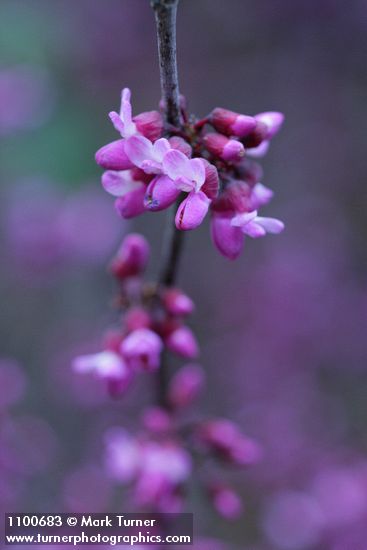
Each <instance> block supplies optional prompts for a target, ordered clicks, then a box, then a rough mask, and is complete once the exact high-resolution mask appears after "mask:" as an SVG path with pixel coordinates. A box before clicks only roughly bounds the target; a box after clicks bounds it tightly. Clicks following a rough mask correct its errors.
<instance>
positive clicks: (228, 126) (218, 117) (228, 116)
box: [209, 107, 256, 138]
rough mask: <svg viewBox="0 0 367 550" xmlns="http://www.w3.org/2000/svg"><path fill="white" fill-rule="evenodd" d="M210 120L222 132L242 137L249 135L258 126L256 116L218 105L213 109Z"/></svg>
mask: <svg viewBox="0 0 367 550" xmlns="http://www.w3.org/2000/svg"><path fill="white" fill-rule="evenodd" d="M209 120H210V123H211V124H212V125H213V126H214V128H215V129H216V130H217V131H218V132H220V133H221V134H225V135H226V136H237V137H240V138H242V137H244V136H246V135H248V134H249V133H250V132H251V131H252V130H253V129H254V128H255V126H256V120H255V119H254V117H252V116H247V115H241V114H239V113H235V112H234V111H229V110H228V109H222V108H221V107H217V108H216V109H214V110H213V111H212V113H211V115H210V118H209Z"/></svg>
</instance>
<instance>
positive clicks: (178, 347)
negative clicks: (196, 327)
mask: <svg viewBox="0 0 367 550" xmlns="http://www.w3.org/2000/svg"><path fill="white" fill-rule="evenodd" d="M166 345H167V348H168V349H170V350H171V351H173V352H174V353H177V355H180V356H181V357H185V358H186V359H195V358H196V357H197V356H198V355H199V346H198V343H197V341H196V338H195V336H194V334H193V332H192V331H191V330H190V329H189V328H188V327H185V326H181V327H178V328H176V329H175V330H174V331H173V332H171V333H170V334H169V335H168V337H167V338H166Z"/></svg>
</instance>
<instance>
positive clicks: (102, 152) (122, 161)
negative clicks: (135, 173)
mask: <svg viewBox="0 0 367 550" xmlns="http://www.w3.org/2000/svg"><path fill="white" fill-rule="evenodd" d="M125 143H126V142H125V140H124V139H118V140H116V141H112V142H111V143H107V145H104V146H103V147H101V148H100V149H98V151H97V152H96V155H95V159H96V163H97V164H99V166H102V168H106V170H128V169H129V168H132V167H133V166H134V165H133V163H132V162H131V160H130V159H129V157H128V156H127V154H126V153H125Z"/></svg>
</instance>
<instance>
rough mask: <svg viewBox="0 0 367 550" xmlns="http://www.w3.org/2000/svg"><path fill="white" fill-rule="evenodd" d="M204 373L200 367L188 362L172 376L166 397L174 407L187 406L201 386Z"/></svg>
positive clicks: (197, 393)
mask: <svg viewBox="0 0 367 550" xmlns="http://www.w3.org/2000/svg"><path fill="white" fill-rule="evenodd" d="M204 381H205V375H204V371H203V369H202V367H200V366H199V365H195V364H188V365H185V366H183V367H181V368H180V370H179V371H178V372H177V373H176V374H175V375H174V377H173V378H172V380H171V382H170V385H169V389H168V398H169V401H170V403H171V405H172V406H173V407H174V408H181V407H187V406H188V405H191V403H192V402H193V401H194V400H195V399H196V397H197V396H198V395H199V393H200V391H201V390H202V388H203V385H204Z"/></svg>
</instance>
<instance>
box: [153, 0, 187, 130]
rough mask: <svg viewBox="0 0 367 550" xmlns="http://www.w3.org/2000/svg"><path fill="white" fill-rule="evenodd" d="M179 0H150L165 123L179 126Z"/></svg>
mask: <svg viewBox="0 0 367 550" xmlns="http://www.w3.org/2000/svg"><path fill="white" fill-rule="evenodd" d="M178 1H179V0H151V6H152V8H153V10H154V12H155V21H156V25H157V39H158V55H159V70H160V76H161V88H162V99H163V102H164V109H165V117H166V122H167V124H171V125H173V126H176V127H179V126H180V124H181V117H180V94H179V87H178V72H177V56H176V14H177V6H178Z"/></svg>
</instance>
